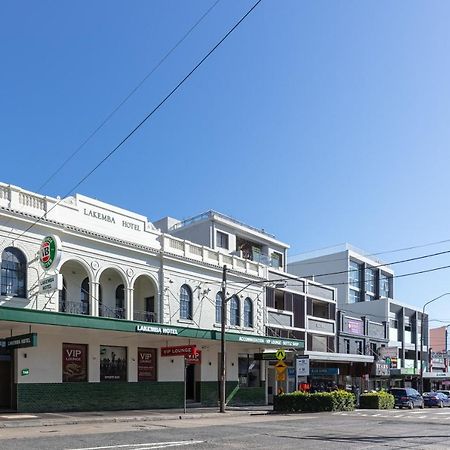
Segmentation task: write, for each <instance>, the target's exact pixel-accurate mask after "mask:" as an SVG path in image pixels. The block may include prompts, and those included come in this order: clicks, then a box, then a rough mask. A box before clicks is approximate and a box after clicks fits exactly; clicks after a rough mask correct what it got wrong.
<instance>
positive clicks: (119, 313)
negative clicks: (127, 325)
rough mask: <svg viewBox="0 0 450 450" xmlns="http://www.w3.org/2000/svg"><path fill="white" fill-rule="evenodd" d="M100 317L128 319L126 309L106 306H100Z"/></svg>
mask: <svg viewBox="0 0 450 450" xmlns="http://www.w3.org/2000/svg"><path fill="white" fill-rule="evenodd" d="M98 315H99V316H100V317H109V318H110V319H126V317H127V316H126V310H125V308H118V307H112V306H107V305H104V304H101V305H99V308H98Z"/></svg>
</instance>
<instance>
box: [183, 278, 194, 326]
mask: <svg viewBox="0 0 450 450" xmlns="http://www.w3.org/2000/svg"><path fill="white" fill-rule="evenodd" d="M180 319H187V320H192V291H191V288H190V287H189V286H188V285H187V284H183V286H181V289H180Z"/></svg>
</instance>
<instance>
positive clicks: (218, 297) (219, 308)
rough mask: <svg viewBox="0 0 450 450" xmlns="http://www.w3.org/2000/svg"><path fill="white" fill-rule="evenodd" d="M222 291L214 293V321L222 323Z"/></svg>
mask: <svg viewBox="0 0 450 450" xmlns="http://www.w3.org/2000/svg"><path fill="white" fill-rule="evenodd" d="M222 297H223V296H222V292H218V293H217V294H216V323H222Z"/></svg>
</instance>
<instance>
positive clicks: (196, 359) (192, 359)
mask: <svg viewBox="0 0 450 450" xmlns="http://www.w3.org/2000/svg"><path fill="white" fill-rule="evenodd" d="M184 360H185V361H186V364H201V363H202V352H201V350H196V351H195V353H192V354H191V355H186V356H185V357H184Z"/></svg>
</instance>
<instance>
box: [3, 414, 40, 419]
mask: <svg viewBox="0 0 450 450" xmlns="http://www.w3.org/2000/svg"><path fill="white" fill-rule="evenodd" d="M36 418H37V416H33V415H31V414H15V415H10V416H9V415H6V416H0V419H11V420H14V419H17V420H20V419H36Z"/></svg>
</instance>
